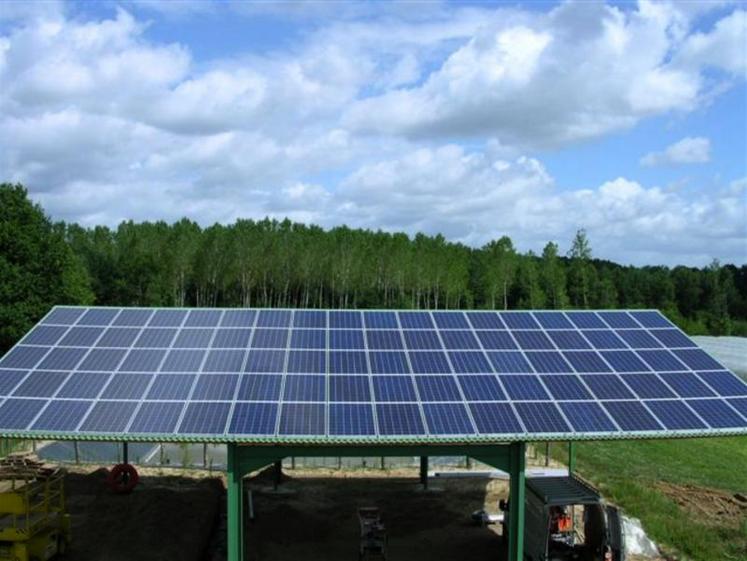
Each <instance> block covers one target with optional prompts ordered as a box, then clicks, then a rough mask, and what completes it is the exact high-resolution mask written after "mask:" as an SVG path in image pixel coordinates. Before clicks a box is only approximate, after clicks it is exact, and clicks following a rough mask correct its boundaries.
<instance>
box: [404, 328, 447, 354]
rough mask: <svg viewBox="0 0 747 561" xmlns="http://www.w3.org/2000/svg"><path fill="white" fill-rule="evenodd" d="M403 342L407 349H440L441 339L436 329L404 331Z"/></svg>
mask: <svg viewBox="0 0 747 561" xmlns="http://www.w3.org/2000/svg"><path fill="white" fill-rule="evenodd" d="M404 335H405V344H406V345H407V348H408V349H413V350H428V349H432V350H440V349H442V348H443V347H442V346H441V340H440V339H439V338H438V333H437V332H436V331H428V330H424V331H405V332H404Z"/></svg>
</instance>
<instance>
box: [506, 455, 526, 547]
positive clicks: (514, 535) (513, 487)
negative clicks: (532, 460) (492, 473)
mask: <svg viewBox="0 0 747 561" xmlns="http://www.w3.org/2000/svg"><path fill="white" fill-rule="evenodd" d="M509 455H510V458H509V464H510V466H511V468H510V473H509V475H510V477H511V479H510V481H509V485H510V498H509V502H508V559H509V561H523V560H524V507H525V504H524V500H525V498H524V493H525V488H524V478H525V473H524V472H525V470H526V457H525V456H526V444H525V443H523V442H514V443H513V444H511V445H510V451H509Z"/></svg>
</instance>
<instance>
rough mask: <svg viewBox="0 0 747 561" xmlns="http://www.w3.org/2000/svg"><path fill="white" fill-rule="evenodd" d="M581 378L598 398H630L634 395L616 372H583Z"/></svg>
mask: <svg viewBox="0 0 747 561" xmlns="http://www.w3.org/2000/svg"><path fill="white" fill-rule="evenodd" d="M581 379H582V380H583V381H584V383H585V384H586V385H587V386H589V389H591V391H592V392H593V393H594V395H595V396H597V398H599V399H632V398H634V397H635V396H634V395H633V393H632V392H631V391H630V390H629V389H628V388H627V387H626V386H625V385H624V384H623V383H622V381H621V380H620V377H619V376H617V375H616V374H585V375H583V376H582V377H581Z"/></svg>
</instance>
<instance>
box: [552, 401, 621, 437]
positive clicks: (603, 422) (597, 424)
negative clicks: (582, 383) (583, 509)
mask: <svg viewBox="0 0 747 561" xmlns="http://www.w3.org/2000/svg"><path fill="white" fill-rule="evenodd" d="M558 405H559V406H560V408H561V409H562V410H563V413H565V416H566V418H567V419H568V422H569V423H571V425H572V426H573V429H574V430H575V431H576V432H614V431H616V430H617V428H616V427H615V424H614V423H613V422H612V421H611V420H610V418H609V417H608V416H607V414H606V413H605V412H604V409H602V406H601V405H599V404H598V403H594V402H593V401H568V402H563V403H559V404H558Z"/></svg>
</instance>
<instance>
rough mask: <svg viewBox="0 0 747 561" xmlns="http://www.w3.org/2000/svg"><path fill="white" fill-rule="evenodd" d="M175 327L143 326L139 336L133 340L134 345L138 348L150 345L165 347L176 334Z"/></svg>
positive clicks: (169, 344)
mask: <svg viewBox="0 0 747 561" xmlns="http://www.w3.org/2000/svg"><path fill="white" fill-rule="evenodd" d="M176 333H177V330H176V329H168V328H162V327H161V328H145V329H143V331H142V332H141V333H140V337H138V338H137V341H135V346H136V347H139V348H143V347H152V348H159V349H165V348H168V347H170V346H171V341H173V340H174V337H175V336H176Z"/></svg>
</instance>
